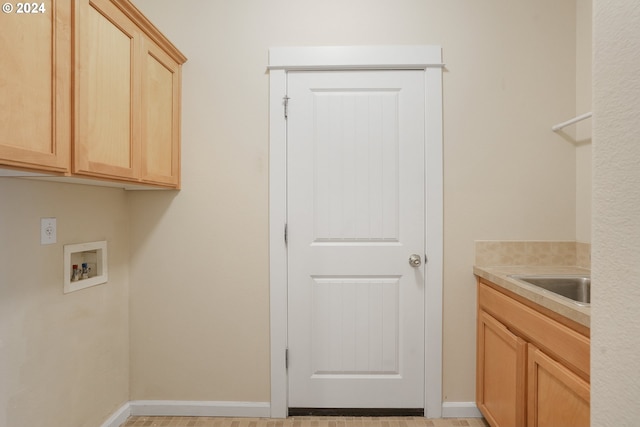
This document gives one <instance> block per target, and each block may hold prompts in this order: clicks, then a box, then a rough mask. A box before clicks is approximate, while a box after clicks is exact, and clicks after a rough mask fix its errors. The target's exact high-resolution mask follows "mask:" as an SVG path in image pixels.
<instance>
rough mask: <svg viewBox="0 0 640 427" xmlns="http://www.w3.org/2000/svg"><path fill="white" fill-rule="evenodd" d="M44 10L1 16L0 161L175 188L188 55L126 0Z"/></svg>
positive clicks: (82, 1) (74, 2) (75, 0)
mask: <svg viewBox="0 0 640 427" xmlns="http://www.w3.org/2000/svg"><path fill="white" fill-rule="evenodd" d="M54 3H55V9H51V8H52V7H54V6H53V4H54ZM45 8H46V10H47V13H42V14H34V15H33V16H30V17H28V18H25V17H19V18H14V17H11V15H9V14H7V15H5V16H4V17H3V21H2V23H3V31H2V32H1V33H2V34H0V42H1V43H2V47H3V48H4V51H5V52H8V58H10V60H8V61H2V62H0V73H1V74H0V79H5V80H6V81H2V80H0V112H1V113H2V114H0V165H5V166H11V167H17V168H20V169H30V170H35V171H43V172H60V173H61V174H63V175H65V176H70V177H79V178H81V177H84V178H87V177H88V178H96V179H99V180H108V181H111V182H123V183H125V184H133V185H146V186H156V187H165V188H179V186H180V108H181V104H180V97H181V89H180V87H181V65H182V64H183V63H184V62H185V61H186V58H185V57H184V56H183V55H182V53H180V51H178V50H177V49H176V48H175V46H173V44H171V42H169V41H168V40H167V39H166V38H165V37H164V36H163V35H162V34H161V33H160V32H159V31H158V30H157V29H156V28H155V27H154V26H153V24H151V23H150V22H149V21H148V20H147V18H145V17H144V16H143V15H142V14H141V13H140V11H138V9H136V8H135V7H134V6H133V5H132V4H131V3H130V2H129V0H58V1H56V2H52V1H49V2H45ZM49 12H50V13H49ZM8 16H9V18H8ZM5 20H6V21H7V22H9V24H10V26H9V27H8V29H9V30H6V27H5V26H4V21H5ZM72 23H73V25H72ZM72 40H73V44H72ZM72 48H73V49H72ZM5 76H6V77H5ZM72 81H73V86H72V83H71V82H72ZM72 106H73V109H72ZM83 182H86V180H85V181H83Z"/></svg>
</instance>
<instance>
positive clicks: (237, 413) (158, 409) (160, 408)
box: [129, 400, 271, 418]
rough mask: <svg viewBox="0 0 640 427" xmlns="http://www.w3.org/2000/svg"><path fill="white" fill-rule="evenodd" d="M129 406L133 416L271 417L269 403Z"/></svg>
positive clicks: (142, 403) (139, 402)
mask: <svg viewBox="0 0 640 427" xmlns="http://www.w3.org/2000/svg"><path fill="white" fill-rule="evenodd" d="M129 404H130V406H131V415H147V416H153V415H155V416H183V417H243V418H244V417H250V418H268V417H270V416H271V405H270V403H269V402H212V401H183V400H133V401H131V402H129Z"/></svg>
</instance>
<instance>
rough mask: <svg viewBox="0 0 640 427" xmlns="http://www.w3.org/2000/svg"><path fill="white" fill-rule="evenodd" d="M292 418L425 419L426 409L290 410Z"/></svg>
mask: <svg viewBox="0 0 640 427" xmlns="http://www.w3.org/2000/svg"><path fill="white" fill-rule="evenodd" d="M289 416H290V417H309V416H314V417H424V408H289Z"/></svg>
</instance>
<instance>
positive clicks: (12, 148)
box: [0, 0, 71, 172]
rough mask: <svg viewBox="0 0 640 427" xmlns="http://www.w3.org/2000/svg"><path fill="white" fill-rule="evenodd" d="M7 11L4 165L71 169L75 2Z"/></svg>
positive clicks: (2, 39)
mask: <svg viewBox="0 0 640 427" xmlns="http://www.w3.org/2000/svg"><path fill="white" fill-rule="evenodd" d="M42 3H43V10H44V12H43V13H35V14H29V15H23V14H17V13H15V12H14V13H6V14H2V15H3V16H2V17H1V20H0V25H1V27H2V31H0V52H3V54H2V60H0V164H5V165H13V166H20V167H28V168H37V169H43V170H53V171H63V172H65V171H67V170H68V167H69V150H70V144H71V30H70V26H69V25H67V24H65V23H67V22H69V21H70V15H71V3H70V1H69V0H59V1H56V2H53V1H51V0H49V1H44V2H42Z"/></svg>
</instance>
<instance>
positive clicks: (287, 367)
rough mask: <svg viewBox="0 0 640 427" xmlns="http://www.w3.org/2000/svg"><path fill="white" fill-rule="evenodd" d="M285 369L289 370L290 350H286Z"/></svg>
mask: <svg viewBox="0 0 640 427" xmlns="http://www.w3.org/2000/svg"><path fill="white" fill-rule="evenodd" d="M284 368H285V369H289V349H288V348H285V349H284Z"/></svg>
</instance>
